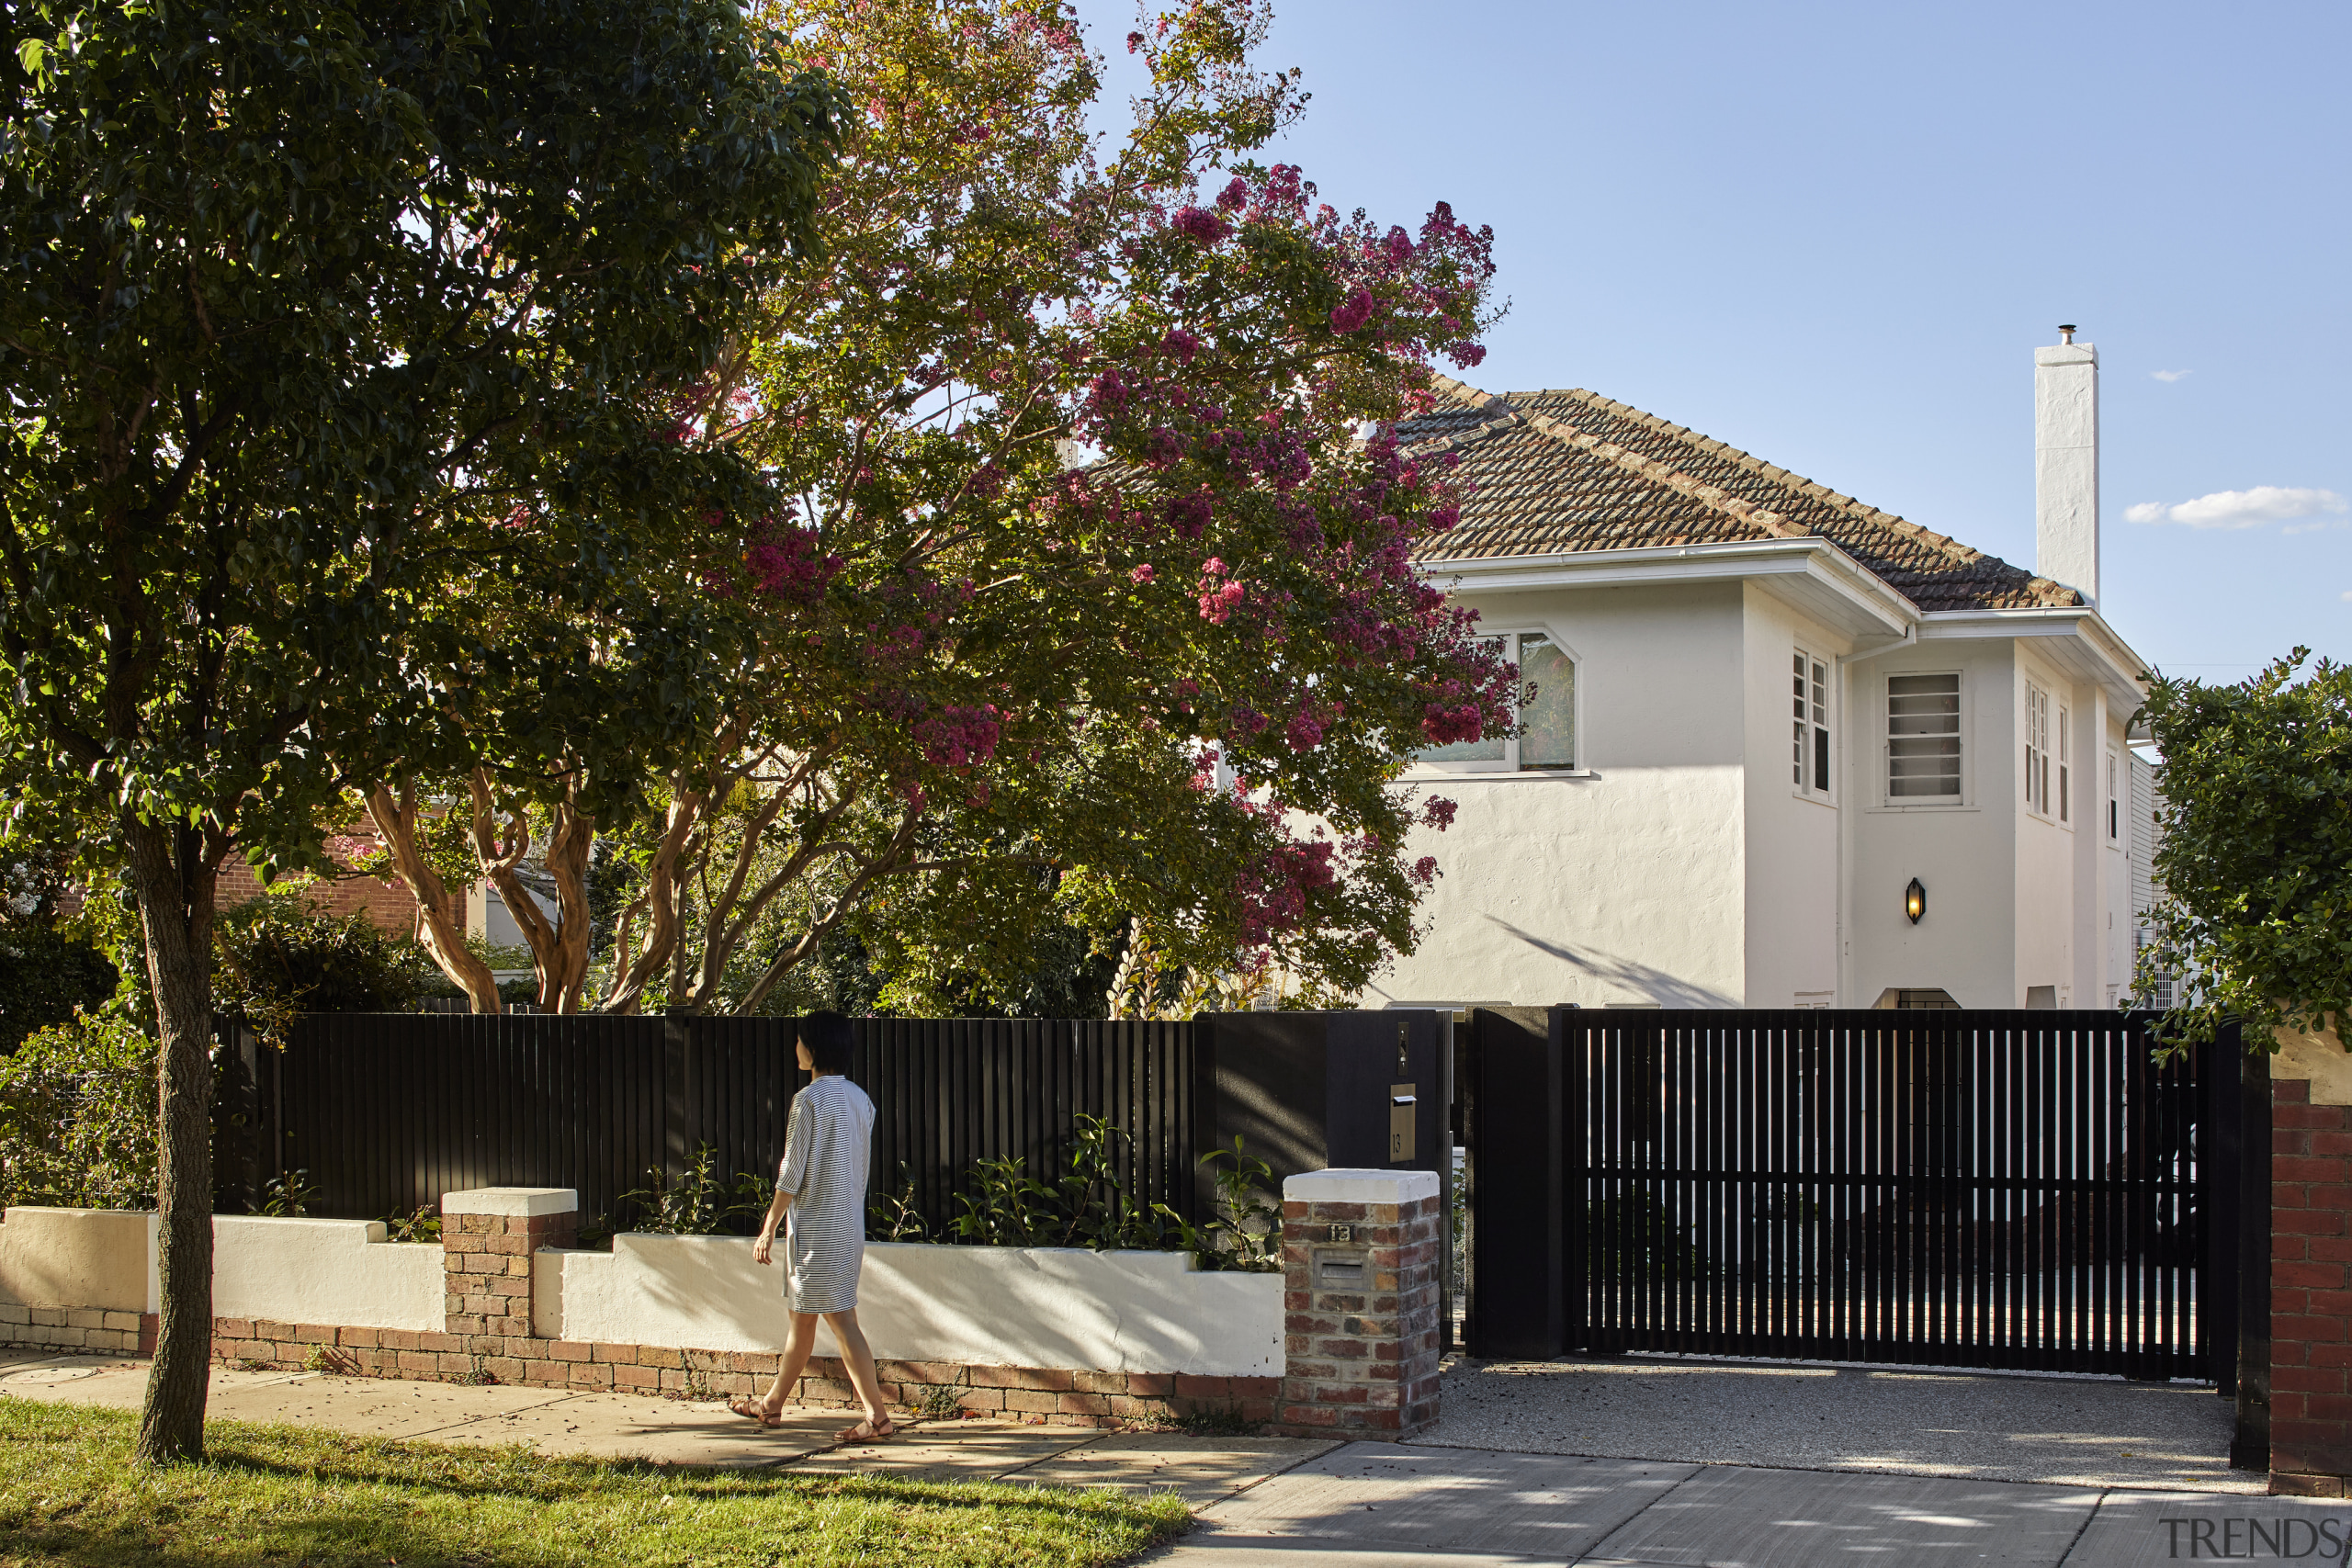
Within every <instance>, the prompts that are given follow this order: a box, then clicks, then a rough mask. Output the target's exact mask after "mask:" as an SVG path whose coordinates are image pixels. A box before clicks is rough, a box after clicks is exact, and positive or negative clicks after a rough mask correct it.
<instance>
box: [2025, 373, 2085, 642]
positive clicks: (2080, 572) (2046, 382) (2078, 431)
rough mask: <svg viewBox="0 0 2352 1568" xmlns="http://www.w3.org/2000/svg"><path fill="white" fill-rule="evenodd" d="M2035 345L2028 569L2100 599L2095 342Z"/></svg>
mask: <svg viewBox="0 0 2352 1568" xmlns="http://www.w3.org/2000/svg"><path fill="white" fill-rule="evenodd" d="M2058 333H2059V336H2060V338H2061V340H2062V341H2061V342H2060V343H2059V344H2058V345H2057V346H2056V347H2055V348H2037V349H2035V350H2034V351H2033V511H2034V550H2033V570H2034V571H2035V573H2036V574H2037V575H2039V576H2042V577H2046V578H2049V579H2050V580H2051V581H2053V582H2063V583H2064V584H2065V585H2066V586H2067V587H2069V588H2074V589H2078V590H2080V591H2081V592H2082V595H2083V597H2084V598H2086V599H2087V600H2089V601H2090V602H2091V603H2092V604H2098V349H2097V348H2095V347H2093V346H2092V345H2091V344H2086V343H2076V342H2075V329H2074V328H2073V327H2070V326H2069V327H2060V328H2059V329H2058Z"/></svg>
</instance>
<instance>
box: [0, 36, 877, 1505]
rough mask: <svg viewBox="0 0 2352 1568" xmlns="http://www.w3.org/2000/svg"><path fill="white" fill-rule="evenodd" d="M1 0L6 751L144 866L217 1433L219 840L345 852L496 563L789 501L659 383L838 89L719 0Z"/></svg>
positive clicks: (239, 845) (168, 1416)
mask: <svg viewBox="0 0 2352 1568" xmlns="http://www.w3.org/2000/svg"><path fill="white" fill-rule="evenodd" d="M0 15H5V17H6V23H7V26H6V33H7V37H8V39H9V40H10V44H11V49H10V51H9V52H8V54H7V55H6V58H5V59H0V96H5V98H6V114H5V115H0V237H5V238H0V244H5V247H6V248H5V253H0V267H5V272H6V276H5V282H0V386H5V389H6V410H5V417H6V420H7V433H6V437H7V438H6V446H5V453H0V508H4V509H5V511H4V512H0V666H4V667H0V680H5V682H6V690H7V693H8V700H7V702H6V705H5V707H0V768H5V770H6V783H7V785H8V787H9V788H10V789H11V790H12V791H13V792H15V793H16V794H17V795H18V797H19V798H20V799H39V800H42V801H47V802H61V803H63V804H64V805H65V806H66V807H70V809H72V810H73V811H74V812H75V813H78V814H79V815H80V816H81V817H82V818H84V819H85V820H93V821H96V822H101V823H103V824H104V825H105V827H106V828H107V829H109V830H110V831H111V832H112V833H113V834H114V835H116V836H117V837H118V838H119V843H120V851H121V853H122V856H123V859H124V861H125V862H126V863H127V865H128V868H129V880H130V886H131V888H132V891H133V893H134V894H135V897H136V899H137V903H138V909H139V916H140V919H141V929H142V933H143V939H144V943H145V961H146V964H147V966H148V971H149V976H150V978H151V979H152V982H153V994H154V998H155V1009H156V1016H157V1021H158V1030H159V1033H160V1040H159V1047H160V1049H159V1058H160V1066H159V1075H158V1076H159V1088H158V1104H159V1110H160V1116H161V1140H162V1149H163V1156H162V1180H161V1191H160V1195H159V1196H160V1205H159V1206H160V1208H161V1210H162V1231H161V1235H162V1284H163V1313H162V1325H161V1330H160V1334H159V1337H158V1341H157V1347H156V1356H155V1361H154V1368H153V1374H152V1376H151V1378H150V1381H149V1384H148V1390H147V1396H146V1403H145V1407H144V1410H143V1412H142V1414H141V1425H140V1433H139V1438H138V1444H137V1453H138V1456H139V1458H140V1459H141V1461H148V1462H154V1461H170V1460H175V1459H182V1458H187V1457H192V1456H196V1455H198V1454H200V1453H201V1451H202V1449H203V1410H204V1393H205V1383H206V1376H207V1371H206V1369H207V1361H208V1356H209V1345H210V1336H211V1309H210V1260H211V1230H210V1224H209V1209H210V1200H211V1181H210V1178H209V1137H210V1129H209V1082H210V1079H209V1070H208V1060H207V1058H208V1049H209V1041H210V1033H211V1027H210V1017H211V1006H210V990H209V975H210V968H211V962H212V953H211V949H212V925H213V911H214V889H215V886H216V878H217V875H218V873H219V870H220V865H221V863H223V861H224V860H225V859H226V858H227V857H228V856H230V855H232V854H242V855H243V856H245V857H246V858H248V859H249V860H251V861H253V862H254V863H257V864H258V865H260V866H261V867H262V868H263V869H264V870H265V871H268V870H270V869H272V868H274V867H286V866H311V867H314V868H316V869H322V870H323V869H326V868H325V867H324V866H323V864H322V863H320V857H321V845H320V841H319V838H318V834H317V824H318V822H319V821H320V819H321V815H322V812H323V811H324V810H325V809H326V807H327V806H328V805H329V804H330V803H331V802H333V801H334V799H335V798H336V796H337V795H338V794H339V793H340V792H341V791H342V790H343V789H344V788H345V786H347V785H349V784H353V783H355V782H359V783H366V782H369V781H373V780H377V779H380V778H382V777H384V776H386V775H387V774H388V773H390V772H392V771H395V770H396V769H397V768H398V766H399V764H400V762H401V759H402V758H403V757H405V756H407V755H409V754H410V753H411V752H412V751H414V750H420V749H424V750H429V746H430V742H431V739H432V737H433V736H434V735H435V731H436V728H437V727H438V726H439V725H440V723H441V714H440V708H441V706H442V705H443V703H444V701H445V700H446V698H447V693H446V692H445V691H443V690H441V689H437V688H436V687H435V684H434V683H433V682H432V681H430V680H428V679H425V678H424V676H425V675H426V674H428V673H429V671H423V670H420V669H418V668H416V667H413V666H412V665H411V664H410V663H409V662H407V661H406V658H405V655H404V650H407V649H415V648H418V647H423V646H428V645H430V644H431V643H432V641H433V640H434V638H435V637H438V638H441V639H444V640H450V639H456V638H459V637H470V638H473V639H476V640H478V641H490V640H494V639H495V638H496V637H498V635H499V628H498V627H497V626H495V625H494V624H488V623H481V622H479V621H477V622H474V623H471V624H465V623H463V622H462V620H461V619H453V618H461V617H463V616H465V615H466V614H467V607H466V604H465V596H464V594H463V593H462V592H458V589H460V588H461V587H462V586H463V585H464V584H466V583H468V582H469V581H473V580H475V579H477V578H480V577H482V576H489V575H498V574H507V575H512V576H518V577H519V576H528V577H530V578H531V579H532V581H533V582H534V586H535V592H536V593H537V595H538V596H539V597H540V598H541V599H542V600H544V601H546V602H548V603H551V604H567V605H570V606H572V607H573V610H574V612H575V613H576V615H579V616H580V617H582V618H583V619H593V617H594V615H596V614H597V613H598V611H599V609H600V607H601V606H602V605H603V604H604V603H605V600H607V599H608V598H609V597H610V588H611V584H612V583H614V582H615V581H627V580H628V578H629V577H630V576H631V575H632V574H633V573H635V572H637V571H638V570H639V568H640V567H641V566H645V565H646V564H647V563H649V562H667V561H670V560H673V559H674V558H676V557H677V555H678V546H677V543H676V541H674V540H673V539H671V538H668V537H666V536H665V530H666V528H667V525H666V523H665V522H664V520H665V519H668V518H670V517H673V516H676V515H681V514H684V513H685V512H687V511H688V510H689V509H690V506H689V502H690V500H691V506H692V507H693V508H699V509H703V510H707V509H708V508H710V507H712V506H714V505H724V506H728V507H733V508H739V509H741V510H743V511H744V512H746V513H756V511H757V509H758V507H759V502H758V501H757V500H756V497H757V495H758V494H759V493H761V492H762V491H763V484H762V482H761V480H760V479H759V476H757V475H756V474H754V473H752V472H750V471H749V470H748V469H747V468H745V466H744V465H743V463H742V462H741V460H740V459H739V458H738V457H736V455H735V454H733V453H732V452H730V451H729V450H727V449H725V448H722V447H709V448H705V449H688V448H684V447H681V446H677V445H676V444H674V443H664V442H663V441H662V439H661V434H662V432H661V431H660V429H659V428H657V427H656V426H654V425H653V424H651V423H649V422H648V420H647V419H646V417H645V415H644V412H643V410H644V408H645V407H646V400H645V398H643V397H641V396H639V391H640V389H645V388H649V387H658V386H664V385H675V384H679V383H682V382H685V381H691V380H692V379H693V378H695V377H697V376H699V375H701V374H703V373H704V372H705V371H706V370H707V367H708V366H709V365H710V364H711V363H713V361H714V358H715V356H716V354H717V351H718V347H719V345H720V344H722V343H723V342H724V341H725V339H726V336H727V334H728V333H729V331H730V330H731V329H732V327H733V325H734V323H735V321H736V320H737V318H738V317H739V315H740V314H741V306H742V305H743V303H744V301H745V300H746V299H752V298H757V297H759V296H761V295H762V294H763V293H764V292H765V291H766V290H767V289H768V288H771V287H773V284H774V282H775V279H776V278H777V277H778V276H781V272H782V269H783V267H784V266H785V265H786V264H787V261H788V257H789V255H790V253H791V252H792V251H793V250H794V249H795V248H796V247H798V246H801V245H802V244H803V243H805V242H806V241H807V239H808V238H809V235H810V234H811V232H812V231H811V229H810V221H811V219H812V216H813V213H814V209H815V206H816V197H817V195H818V192H819V189H820V184H819V182H820V178H821V176H822V165H823V164H824V162H825V160H826V157H827V156H828V152H829V148H830V144H831V136H832V124H833V121H832V115H833V110H834V99H833V96H832V93H831V88H830V86H828V85H826V84H825V83H824V82H823V80H822V78H821V76H819V75H811V74H795V73H793V72H792V71H791V70H790V69H789V68H788V67H786V66H784V65H782V64H780V63H779V62H777V61H776V60H775V51H776V49H777V48H778V47H780V40H779V39H776V38H775V35H773V33H771V32H768V31H766V30H763V29H761V28H756V27H754V26H752V25H751V24H750V23H749V22H747V20H746V19H745V18H744V17H743V16H742V14H741V10H740V9H739V8H738V7H737V6H733V5H731V4H727V3H725V0H632V3H630V4H628V5H622V4H617V3H615V0H545V3H541V0H512V3H508V4H502V5H499V6H489V5H487V4H483V3H481V0H451V3H435V4H433V5H412V4H405V3H402V0H379V3H376V4H371V5H368V6H364V7H363V6H350V5H342V4H334V3H328V4H322V5H316V6H300V7H293V8H289V7H285V6H266V5H260V4H254V3H251V0H215V3H211V4H190V5H185V6H183V5H179V4H175V3H174V0H148V3H146V4H141V5H136V6H99V5H92V4H80V3H67V0H30V3H26V0H0ZM543 501H547V502H554V503H555V504H548V505H537V503H538V502H543ZM525 506H530V507H531V508H532V510H530V511H529V512H528V513H527V514H526V515H525V516H522V517H518V516H517V513H516V509H517V508H518V507H525ZM435 626H438V627H439V629H438V630H432V629H431V628H434V627H435ZM428 632H430V635H428Z"/></svg>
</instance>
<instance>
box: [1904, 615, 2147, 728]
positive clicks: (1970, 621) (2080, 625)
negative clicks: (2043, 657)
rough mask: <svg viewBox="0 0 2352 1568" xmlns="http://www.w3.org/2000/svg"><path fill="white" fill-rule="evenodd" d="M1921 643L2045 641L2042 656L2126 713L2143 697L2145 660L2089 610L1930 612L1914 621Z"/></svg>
mask: <svg viewBox="0 0 2352 1568" xmlns="http://www.w3.org/2000/svg"><path fill="white" fill-rule="evenodd" d="M1919 636H1920V637H1921V638H1922V639H1929V638H1948V637H1953V638H1956V637H2019V638H2033V639H2036V640H2037V641H2043V640H2044V639H2046V645H2045V648H2044V651H2046V652H2047V653H2048V654H2049V655H2050V657H2051V659H2052V660H2053V661H2054V662H2056V663H2058V664H2061V665H2063V666H2064V667H2065V668H2066V670H2067V671H2068V672H2069V673H2070V674H2073V675H2075V676H2077V677H2079V678H2081V679H2084V680H2090V681H2096V682H2098V683H2099V684H2100V685H2102V686H2104V687H2106V688H2107V694H2108V696H2109V698H2110V699H2111V700H2112V701H2114V702H2115V703H2116V704H2117V705H2119V706H2121V707H2123V708H2125V709H2126V710H2127V712H2132V711H2137V710H2138V708H2139V706H2140V704H2141V703H2142V702H2143V701H2144V700H2145V699H2146V697H2147V694H2148V686H2147V682H2145V681H2144V680H2143V679H2142V676H2143V674H2144V673H2145V672H2146V671H2147V668H2148V663H2147V660H2143V659H2142V658H2141V657H2140V656H2139V655H2138V654H2137V653H2135V652H2133V651H2132V650H2131V645H2130V644H2129V643H2127V642H2125V641H2124V640H2123V639H2122V637H2120V636H2118V635H2117V634H2116V631H2115V628H2114V627H2112V626H2109V625H2108V624H2107V621H2106V619H2105V617H2103V616H2101V615H2099V613H2098V611H2097V610H2096V609H2094V608H2092V607H2090V606H2089V605H2061V606H2049V607H2037V608H2031V609H2019V610H1934V611H1929V612H1928V613H1927V614H1926V615H1922V616H1920V618H1919Z"/></svg>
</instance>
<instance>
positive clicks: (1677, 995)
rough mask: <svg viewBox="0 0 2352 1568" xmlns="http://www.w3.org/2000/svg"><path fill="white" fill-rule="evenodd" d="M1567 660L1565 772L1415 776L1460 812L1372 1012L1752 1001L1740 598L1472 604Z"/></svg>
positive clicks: (1424, 847)
mask: <svg viewBox="0 0 2352 1568" xmlns="http://www.w3.org/2000/svg"><path fill="white" fill-rule="evenodd" d="M1465 603H1469V604H1473V605H1474V606H1475V607H1476V608H1477V609H1478V610H1479V611H1480V612H1481V616H1482V626H1483V627H1484V628H1485V629H1490V630H1498V631H1500V630H1514V631H1517V630H1525V631H1537V630H1540V631H1548V632H1549V633H1551V635H1552V636H1553V637H1555V638H1557V639H1558V640H1559V642H1560V643H1561V644H1562V645H1563V646H1564V647H1566V648H1567V649H1569V650H1570V651H1571V652H1572V653H1574V654H1575V655H1576V656H1577V704H1578V707H1579V714H1578V729H1579V735H1578V761H1579V762H1580V763H1581V764H1582V768H1583V771H1582V773H1580V774H1579V775H1577V776H1562V775H1558V774H1548V773H1484V774H1481V773H1446V772H1442V771H1440V770H1437V769H1430V768H1420V769H1416V770H1414V773H1413V774H1412V777H1413V778H1414V780H1415V781H1416V782H1417V783H1419V784H1421V785H1422V787H1423V788H1424V789H1425V790H1426V791H1427V792H1428V793H1430V794H1434V795H1445V796H1447V797H1448V798H1451V799H1453V800H1454V801H1456V802H1458V803H1459V804H1460V807H1461V810H1460V813H1459V815H1458V816H1457V817H1456V818H1455V820H1454V825H1453V828H1452V829H1449V830H1448V831H1446V832H1443V833H1433V832H1430V831H1427V830H1425V829H1424V830H1421V831H1418V832H1416V833H1415V834H1414V836H1413V837H1412V839H1411V840H1409V841H1408V855H1409V856H1412V857H1419V856H1420V855H1423V854H1428V855H1431V856H1434V857H1435V858H1436V860H1437V863H1438V866H1439V869H1440V873H1441V874H1440V877H1439V880H1438V882H1437V885H1436V886H1435V887H1434V888H1433V889H1432V890H1431V891H1430V895H1429V897H1428V898H1427V899H1426V900H1425V901H1424V902H1423V904H1422V907H1421V918H1422V919H1423V920H1424V921H1425V922H1426V924H1427V927H1428V930H1429V935H1428V937H1427V939H1426V940H1425V941H1424V942H1422V943H1421V946H1420V948H1419V951H1418V952H1416V953H1412V954H1411V955H1409V956H1408V957H1406V958H1404V959H1402V960H1399V961H1398V962H1397V964H1394V965H1392V966H1391V968H1390V969H1389V970H1388V971H1387V972H1385V973H1384V974H1383V975H1381V976H1377V977H1376V978H1375V980H1374V984H1373V986H1372V987H1369V988H1368V989H1367V991H1366V993H1365V997H1364V1005H1366V1006H1369V1007H1379V1006H1383V1005H1393V1004H1398V1003H1406V1002H1414V1003H1421V1002H1470V1001H1492V1002H1511V1003H1518V1004H1521V1005H1529V1006H1536V1005H1544V1004H1548V1003H1553V1002H1571V1001H1572V1002H1579V1003H1582V1004H1584V1005H1586V1006H1588V1007H1593V1006H1606V1005H1609V1004H1611V1003H1628V1002H1633V1003H1641V1002H1647V1003H1656V1004H1660V1005H1664V1006H1668V1007H1736V1006H1738V1005H1740V1003H1741V1002H1742V1000H1743V999H1744V998H1745V994H1746V988H1747V956H1746V951H1745V943H1746V939H1747V896H1746V891H1745V890H1746V887H1747V867H1746V864H1745V861H1744V849H1743V846H1744V842H1745V840H1746V838H1747V834H1746V830H1745V825H1744V821H1743V815H1742V813H1743V805H1742V794H1743V787H1744V781H1743V769H1744V766H1745V760H1744V756H1743V750H1744V742H1743V732H1744V718H1743V715H1744V699H1743V697H1742V689H1743V683H1742V665H1743V662H1744V659H1745V645H1744V638H1745V632H1744V628H1743V624H1742V592H1741V589H1740V587H1739V585H1738V584H1736V583H1716V584H1705V585H1693V586H1687V587H1661V588H1651V587H1640V588H1603V589H1583V590H1569V589H1561V590H1551V591H1547V592H1540V593H1513V594H1493V595H1488V596H1486V597H1484V598H1471V599H1468V600H1465Z"/></svg>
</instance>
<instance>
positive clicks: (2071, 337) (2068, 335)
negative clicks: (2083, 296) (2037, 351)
mask: <svg viewBox="0 0 2352 1568" xmlns="http://www.w3.org/2000/svg"><path fill="white" fill-rule="evenodd" d="M2058 341H2059V342H2060V343H2062V344H2064V343H2072V342H2074V341H2075V323H2074V322H2072V321H2061V322H2059V323H2058Z"/></svg>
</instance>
